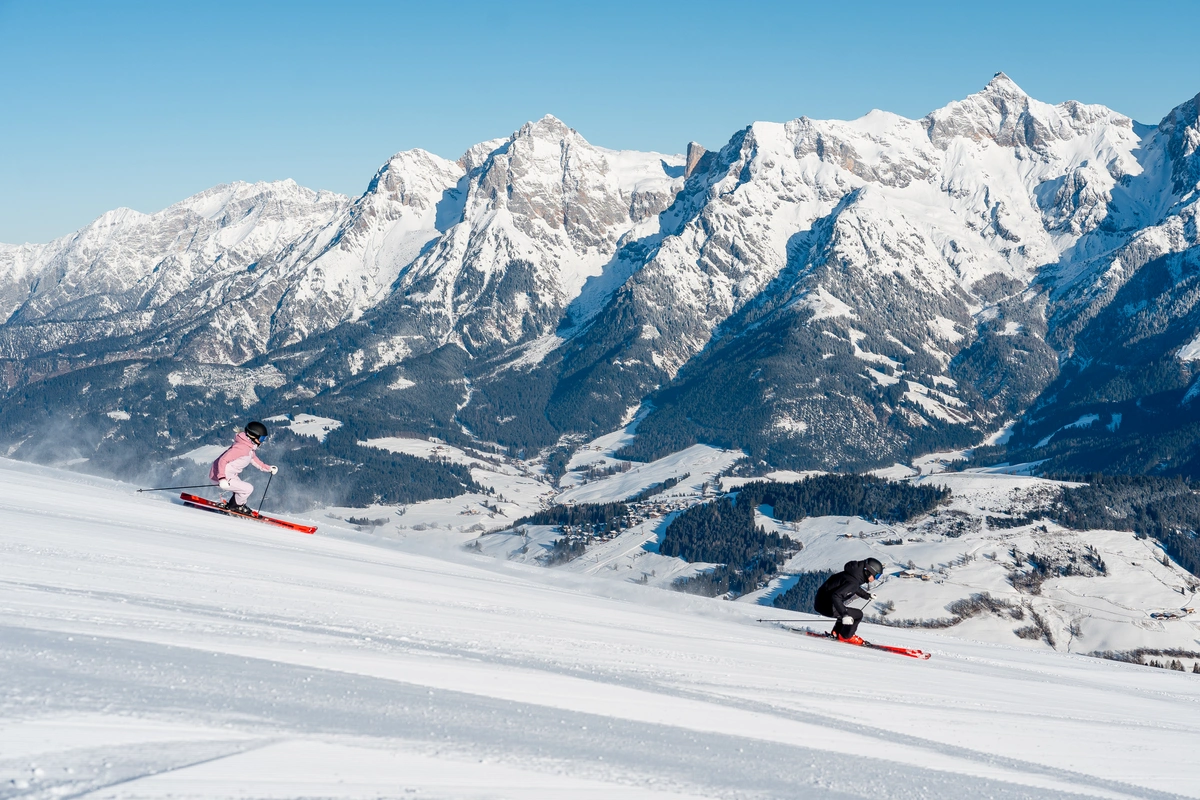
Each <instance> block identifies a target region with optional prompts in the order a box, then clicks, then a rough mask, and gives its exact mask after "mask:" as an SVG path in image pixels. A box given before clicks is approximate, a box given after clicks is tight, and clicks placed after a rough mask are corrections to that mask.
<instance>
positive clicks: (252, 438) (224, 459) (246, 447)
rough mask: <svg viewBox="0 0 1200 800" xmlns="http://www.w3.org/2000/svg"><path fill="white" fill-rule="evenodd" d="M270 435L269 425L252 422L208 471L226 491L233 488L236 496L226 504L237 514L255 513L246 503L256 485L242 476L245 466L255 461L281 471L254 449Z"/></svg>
mask: <svg viewBox="0 0 1200 800" xmlns="http://www.w3.org/2000/svg"><path fill="white" fill-rule="evenodd" d="M266 438H267V426H266V425H263V424H262V423H261V422H258V421H257V420H256V421H254V422H251V423H250V424H249V425H247V426H246V429H245V430H243V431H239V432H238V435H237V436H235V437H234V438H233V445H232V446H231V447H230V448H229V449H228V450H226V451H225V452H224V453H222V454H221V457H220V458H218V459H217V460H216V461H214V462H213V465H212V469H210V470H209V471H208V477H209V480H213V481H216V482H217V485H218V486H220V487H221V488H222V489H223V490H225V491H231V490H232V491H233V497H232V498H230V499H228V500H226V501H225V507H226V508H227V509H229V510H230V511H233V512H235V513H237V514H251V513H253V512H251V511H250V508H249V507H248V506H247V505H246V500H248V499H249V498H250V493H251V492H253V491H254V487H253V486H252V485H250V484H249V483H247V482H246V481H244V480H242V479H241V478H240V477H239V475H240V474H241V471H242V470H243V469H245V468H246V467H247V466H249V465H250V464H253V465H254V466H256V467H258V468H259V469H261V470H262V471H263V472H269V473H271V474H272V475H274V474H275V473H277V472H279V467H272V466H269V465H267V464H264V463H263V462H262V461H261V460H259V457H258V456H257V455H255V453H254V451H255V450H257V449H258V446H259V445H260V444H262V440H263V439H266Z"/></svg>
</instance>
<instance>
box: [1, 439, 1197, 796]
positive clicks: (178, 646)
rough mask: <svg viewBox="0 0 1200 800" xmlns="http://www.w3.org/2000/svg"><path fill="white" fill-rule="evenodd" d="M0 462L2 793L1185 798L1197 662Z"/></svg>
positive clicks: (1191, 768) (815, 535)
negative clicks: (208, 504)
mask: <svg viewBox="0 0 1200 800" xmlns="http://www.w3.org/2000/svg"><path fill="white" fill-rule="evenodd" d="M0 474H2V475H3V480H0V525H2V527H3V530H4V535H3V536H2V537H0V551H2V554H0V557H2V560H3V563H4V565H5V568H4V571H3V580H2V581H0V608H3V610H4V619H5V622H4V628H5V629H4V633H3V639H4V644H5V646H4V648H3V651H2V653H0V673H2V674H3V679H2V680H0V685H2V686H3V692H2V693H0V709H2V710H0V781H2V783H0V795H2V796H5V797H60V796H85V795H86V796H95V797H122V798H166V797H173V798H180V797H197V798H199V797H213V796H221V797H230V798H233V797H245V798H250V797H255V798H262V797H279V798H284V797H297V796H306V797H307V796H321V797H340V798H374V797H379V796H392V797H407V796H416V797H441V798H472V797H479V798H483V797H514V798H515V797H521V798H537V797H544V798H559V797H566V796H570V797H580V798H585V797H594V798H607V797H630V798H633V797H638V798H641V797H646V798H651V797H706V798H711V797H725V798H767V797H796V796H815V795H820V796H838V797H893V798H907V797H914V796H930V797H933V796H936V797H955V796H966V795H968V794H969V795H979V794H983V795H985V796H990V797H997V798H1006V797H1012V798H1018V797H1020V798H1029V797H1038V798H1041V797H1079V796H1084V797H1104V798H1135V797H1136V798H1165V797H1180V796H1196V792H1195V786H1196V783H1197V778H1198V777H1200V775H1197V773H1196V763H1197V762H1196V760H1195V759H1194V758H1193V757H1192V755H1193V751H1194V750H1195V746H1196V742H1197V741H1198V739H1197V738H1196V737H1197V734H1198V733H1200V730H1198V728H1197V723H1196V714H1195V710H1196V707H1197V702H1198V701H1200V681H1197V680H1196V679H1195V678H1194V676H1192V675H1190V674H1183V673H1179V672H1175V671H1172V670H1163V669H1149V668H1146V667H1139V666H1135V665H1131V664H1124V663H1117V662H1113V661H1106V660H1101V659H1095V658H1084V657H1079V656H1074V655H1065V654H1062V653H1053V652H1050V651H1048V650H1046V649H1044V648H1043V649H1033V648H1030V647H1016V646H1013V643H1004V644H1001V643H996V642H986V641H971V640H967V639H963V638H959V637H956V636H952V635H947V633H946V632H944V631H928V630H916V629H912V630H905V629H895V628H886V629H885V628H879V627H877V626H871V625H868V626H866V629H867V632H868V633H869V635H870V636H872V637H878V638H881V639H882V638H884V637H886V638H887V639H888V640H889V641H891V642H894V643H897V644H906V645H910V646H916V647H921V648H924V649H926V650H928V651H930V652H932V653H933V658H932V659H931V660H929V661H925V662H919V661H914V660H911V659H905V658H902V657H897V656H893V655H890V654H885V653H873V652H867V651H862V650H861V649H858V648H851V647H847V646H844V645H839V644H836V643H832V642H826V641H820V640H815V639H809V638H807V637H802V636H797V635H795V634H792V633H789V632H787V631H784V630H780V629H779V628H776V627H772V626H764V625H762V624H759V623H756V622H755V619H757V618H758V617H760V616H762V613H763V609H762V607H761V606H758V605H755V604H753V603H729V602H724V601H721V600H714V599H707V598H698V597H694V596H689V595H683V594H678V593H674V592H664V591H661V590H659V589H656V588H653V587H647V586H639V585H637V584H635V583H631V582H629V581H627V580H626V581H604V580H595V579H592V578H590V577H588V576H584V575H580V574H578V573H575V572H572V571H570V570H564V569H544V568H541V567H533V566H528V565H524V564H520V563H514V562H512V561H506V560H502V559H496V558H490V557H488V556H486V555H481V554H479V553H474V552H471V551H469V550H463V549H462V548H460V547H458V546H452V547H447V546H446V539H447V538H453V537H449V535H448V534H449V532H448V531H447V530H446V529H442V530H441V531H440V532H439V537H440V538H441V539H442V542H441V543H440V544H439V543H438V542H436V541H435V540H434V539H433V538H431V537H430V536H429V534H428V532H425V533H424V534H423V535H419V534H418V533H411V534H407V535H395V534H393V535H390V536H389V535H384V536H380V535H377V534H368V533H362V532H358V531H356V530H354V529H353V528H352V527H350V526H343V525H339V524H336V523H334V522H333V521H332V520H330V519H328V518H327V517H324V516H318V517H317V518H316V519H315V521H317V522H318V523H319V524H320V525H321V526H322V527H321V530H320V532H319V533H318V534H317V535H315V536H303V535H298V534H295V533H293V532H290V531H284V530H279V529H271V528H270V527H269V526H265V525H260V524H257V523H253V522H245V521H241V520H234V519H230V518H227V517H223V516H219V515H214V514H205V513H202V512H198V511H194V510H191V509H186V508H183V507H180V506H177V505H174V504H172V503H171V502H169V501H168V498H165V497H157V498H155V497H151V496H146V495H137V494H135V493H134V491H133V488H132V487H131V486H128V485H123V484H117V483H113V482H110V481H105V480H102V479H97V478H89V477H85V476H81V475H78V474H72V473H67V472H60V471H55V470H49V469H46V468H42V467H36V466H32V465H28V464H22V463H19V462H13V461H7V460H4V461H0ZM820 524H831V525H834V526H835V527H845V526H842V525H841V524H840V522H839V521H822V522H820ZM414 527H415V526H414ZM850 527H854V525H853V523H852V525H851V526H850ZM856 532H866V531H856ZM468 535H470V534H468ZM804 535H805V536H806V537H808V538H809V540H810V542H811V544H810V546H809V547H808V548H806V551H807V552H809V554H810V555H811V556H813V557H816V555H815V554H816V551H817V549H818V543H819V541H820V540H821V538H822V537H821V534H820V532H819V531H817V530H816V529H813V530H810V531H806V532H805V534H804ZM867 541H868V540H866V539H856V540H855V545H856V546H867ZM844 552H845V550H844V549H841V548H839V549H838V551H837V558H839V559H840V558H842V557H843V553H844ZM1131 552H1132V551H1131ZM913 555H914V556H915V555H917V554H916V553H913ZM1106 558H1107V559H1110V560H1115V559H1113V557H1112V556H1106ZM1113 566H1115V564H1113V565H1111V566H1110V568H1112V567H1113ZM952 575H954V573H952ZM956 577H959V578H962V579H966V580H976V579H979V576H975V577H972V576H969V575H966V574H963V575H958V576H956ZM1114 577H1115V578H1117V579H1119V573H1118V572H1117V570H1115V569H1114ZM886 588H890V587H885V589H886ZM1123 599H1124V600H1126V601H1127V600H1128V599H1129V598H1128V597H1125V598H1123ZM898 605H899V604H898ZM910 612H911V609H910ZM790 616H794V617H795V618H796V619H797V620H799V621H800V622H802V623H803V622H811V621H812V620H811V618H810V617H806V616H805V615H790ZM1177 624H1182V625H1187V624H1189V623H1187V622H1182V623H1177ZM973 633H974V634H975V635H976V638H978V639H984V640H986V639H987V638H989V637H988V635H987V634H986V632H983V635H979V634H981V631H979V630H976V631H974V632H973ZM1089 635H1094V634H1092V633H1090V632H1089ZM851 764H852V765H853V769H850V768H849V765H851ZM1167 764H1169V765H1170V768H1169V769H1164V765H1167Z"/></svg>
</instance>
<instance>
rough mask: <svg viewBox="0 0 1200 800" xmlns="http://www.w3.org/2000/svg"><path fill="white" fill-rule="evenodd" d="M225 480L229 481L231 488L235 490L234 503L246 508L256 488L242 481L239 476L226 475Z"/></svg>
mask: <svg viewBox="0 0 1200 800" xmlns="http://www.w3.org/2000/svg"><path fill="white" fill-rule="evenodd" d="M225 479H226V480H228V481H229V488H230V489H232V490H233V502H235V503H237V504H238V505H239V506H244V505H245V504H246V501H247V500H248V499H249V498H250V493H251V492H253V491H254V486H252V485H251V484H249V483H247V482H246V481H244V480H242V479H241V477H240V476H238V475H226V476H225Z"/></svg>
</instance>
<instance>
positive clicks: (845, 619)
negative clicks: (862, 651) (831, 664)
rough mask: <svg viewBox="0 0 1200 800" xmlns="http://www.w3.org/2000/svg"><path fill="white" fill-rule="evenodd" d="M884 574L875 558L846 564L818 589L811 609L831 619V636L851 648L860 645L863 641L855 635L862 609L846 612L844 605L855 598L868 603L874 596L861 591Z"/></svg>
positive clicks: (849, 609) (848, 609)
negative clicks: (864, 586)
mask: <svg viewBox="0 0 1200 800" xmlns="http://www.w3.org/2000/svg"><path fill="white" fill-rule="evenodd" d="M882 574H883V563H882V562H880V560H879V559H877V558H868V559H865V560H863V561H847V562H846V566H845V568H843V569H842V571H841V572H838V573H835V574H834V575H831V576H830V577H829V580H827V581H825V583H823V584H821V588H820V589H817V596H816V598H815V599H814V600H813V608H815V609H816V611H817V613H818V614H820V615H821V616H823V617H834V618H836V619H837V622H836V623H834V626H833V631H832V635H833V636H836V637H837V638H839V639H841V640H842V641H843V642H849V643H850V644H862V643H863V640H862V639H861V638H860V637H859V636H857V635H856V634H855V631H857V630H858V623H860V622H862V618H863V612H862V609H858V608H849V607H848V606H847V605H846V601H848V600H849V599H850V598H852V597H854V596H855V595H857V596H858V597H861V598H863V599H864V600H870V599H871V598H872V597H873V596H874V595H872V594H871V593H870V592H868V591H867V590H866V589H864V588H862V586H863V584H864V583H866V584H870V583H872V582H873V581H875V580H876V579H878V578H879V576H880V575H882Z"/></svg>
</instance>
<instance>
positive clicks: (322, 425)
mask: <svg viewBox="0 0 1200 800" xmlns="http://www.w3.org/2000/svg"><path fill="white" fill-rule="evenodd" d="M263 421H264V422H270V423H272V425H273V426H274V427H276V428H281V429H286V430H289V431H291V432H292V433H294V434H296V435H297V436H311V437H313V438H314V439H316V440H317V441H320V442H323V441H325V437H326V436H328V435H329V432H330V431H335V430H337V429H338V428H340V427H342V423H341V421H340V420H336V419H330V418H329V417H318V416H314V415H312V414H296V415H295V416H294V417H292V418H289V417H286V416H279V417H268V418H267V419H265V420H263Z"/></svg>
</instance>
